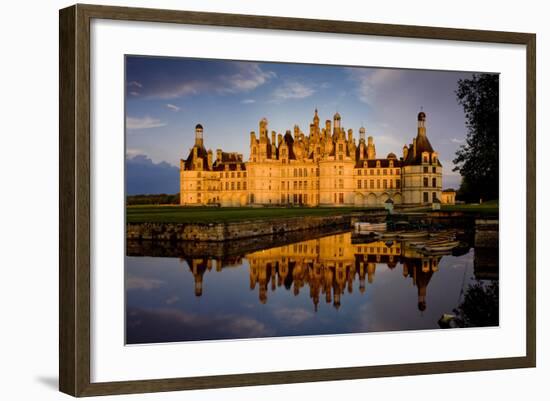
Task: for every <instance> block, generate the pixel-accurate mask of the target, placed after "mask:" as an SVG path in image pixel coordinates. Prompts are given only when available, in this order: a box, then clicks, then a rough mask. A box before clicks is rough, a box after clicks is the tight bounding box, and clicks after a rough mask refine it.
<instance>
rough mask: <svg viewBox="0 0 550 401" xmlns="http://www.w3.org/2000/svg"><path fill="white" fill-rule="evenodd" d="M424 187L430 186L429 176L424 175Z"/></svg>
mask: <svg viewBox="0 0 550 401" xmlns="http://www.w3.org/2000/svg"><path fill="white" fill-rule="evenodd" d="M424 187H425V188H426V187H428V177H424Z"/></svg>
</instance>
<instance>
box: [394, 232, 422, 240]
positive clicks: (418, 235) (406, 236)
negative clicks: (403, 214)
mask: <svg viewBox="0 0 550 401" xmlns="http://www.w3.org/2000/svg"><path fill="white" fill-rule="evenodd" d="M425 237H428V232H427V231H405V232H402V233H401V234H399V238H401V239H409V238H410V239H413V238H425Z"/></svg>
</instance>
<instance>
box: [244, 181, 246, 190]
mask: <svg viewBox="0 0 550 401" xmlns="http://www.w3.org/2000/svg"><path fill="white" fill-rule="evenodd" d="M243 190H245V191H246V181H245V182H243Z"/></svg>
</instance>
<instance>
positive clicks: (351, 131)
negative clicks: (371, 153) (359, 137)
mask: <svg viewBox="0 0 550 401" xmlns="http://www.w3.org/2000/svg"><path fill="white" fill-rule="evenodd" d="M352 139H353V130H352V129H351V128H350V129H348V141H349V142H351V141H352Z"/></svg>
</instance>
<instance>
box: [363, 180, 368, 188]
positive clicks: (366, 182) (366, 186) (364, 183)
mask: <svg viewBox="0 0 550 401" xmlns="http://www.w3.org/2000/svg"><path fill="white" fill-rule="evenodd" d="M363 185H364V188H365V189H367V188H368V181H367V180H365V181H364V182H363Z"/></svg>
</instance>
